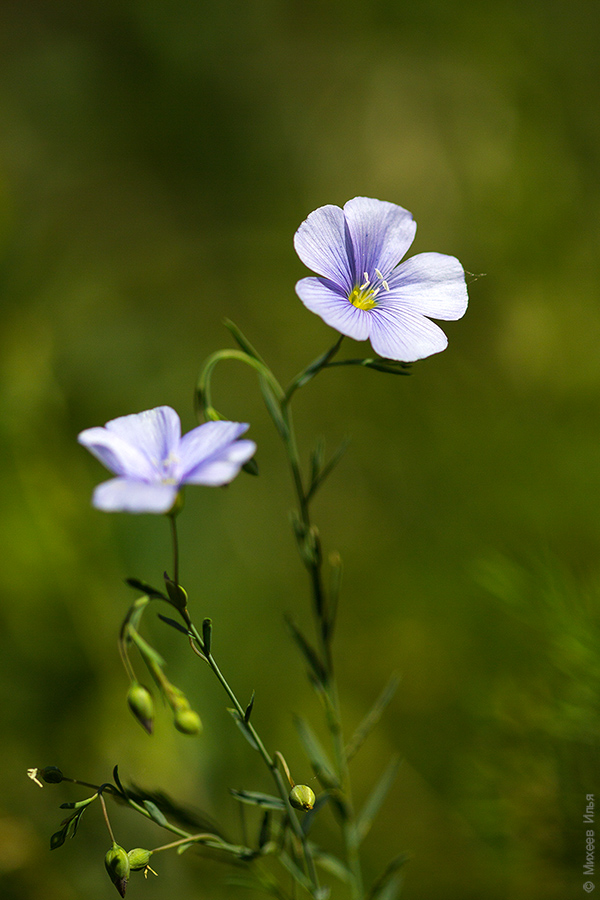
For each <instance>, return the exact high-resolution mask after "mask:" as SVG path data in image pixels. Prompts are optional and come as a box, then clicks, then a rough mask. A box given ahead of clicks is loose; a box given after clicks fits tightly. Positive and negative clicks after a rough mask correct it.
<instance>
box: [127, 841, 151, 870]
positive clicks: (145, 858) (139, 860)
mask: <svg viewBox="0 0 600 900" xmlns="http://www.w3.org/2000/svg"><path fill="white" fill-rule="evenodd" d="M127 856H128V858H129V866H130V868H131V871H132V872H139V870H140V869H145V868H146V866H147V865H148V863H149V862H150V857H151V856H152V850H143V849H142V848H141V847H136V848H135V849H134V850H130V851H129V853H128V854H127Z"/></svg>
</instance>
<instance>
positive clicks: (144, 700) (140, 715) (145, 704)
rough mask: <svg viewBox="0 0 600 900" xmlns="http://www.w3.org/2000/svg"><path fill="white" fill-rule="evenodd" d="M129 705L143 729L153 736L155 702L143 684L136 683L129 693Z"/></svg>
mask: <svg viewBox="0 0 600 900" xmlns="http://www.w3.org/2000/svg"><path fill="white" fill-rule="evenodd" d="M127 703H128V704H129V709H130V710H131V712H132V713H133V714H134V716H135V717H136V719H137V720H138V722H139V723H140V725H141V726H142V728H144V729H145V730H146V731H147V732H148V734H152V726H153V721H154V701H153V699H152V694H151V693H150V691H149V690H148V689H147V688H145V687H144V686H143V685H142V684H138V682H137V681H134V682H133V683H132V685H131V687H130V688H129V691H128V693H127Z"/></svg>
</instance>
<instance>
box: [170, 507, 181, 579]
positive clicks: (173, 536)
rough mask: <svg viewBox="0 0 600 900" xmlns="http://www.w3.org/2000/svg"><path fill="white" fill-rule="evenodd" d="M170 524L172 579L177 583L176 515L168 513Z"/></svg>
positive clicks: (177, 543) (177, 542)
mask: <svg viewBox="0 0 600 900" xmlns="http://www.w3.org/2000/svg"><path fill="white" fill-rule="evenodd" d="M169 524H170V526H171V542H172V546H173V581H174V582H175V584H179V541H178V539H177V516H176V515H174V514H172V513H171V514H169Z"/></svg>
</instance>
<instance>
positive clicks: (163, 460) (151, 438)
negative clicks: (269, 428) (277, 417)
mask: <svg viewBox="0 0 600 900" xmlns="http://www.w3.org/2000/svg"><path fill="white" fill-rule="evenodd" d="M248 427H249V426H248V425H245V424H242V423H240V422H206V423H205V424H204V425H199V426H198V427H197V428H194V429H192V431H189V432H188V433H187V434H185V435H184V436H183V437H182V436H181V422H180V420H179V416H178V415H177V413H176V412H175V410H174V409H171V407H170V406H159V407H157V408H156V409H148V410H146V412H141V413H136V414H135V415H131V416H121V417H120V418H118V419H112V420H111V421H110V422H107V423H106V425H105V426H104V428H100V427H99V428H88V429H86V431H82V432H81V434H80V435H79V437H78V441H79V443H80V444H83V446H84V447H87V449H88V450H89V451H90V453H93V454H94V456H95V457H97V459H99V460H100V462H101V463H102V464H103V465H105V466H106V468H107V469H110V471H111V472H114V474H115V475H116V476H117V477H116V478H113V479H112V480H111V481H105V482H104V483H103V484H100V485H98V487H97V488H96V490H95V491H94V496H93V500H92V502H93V504H94V506H95V507H96V508H97V509H103V510H105V511H106V512H130V513H167V512H169V510H170V509H171V508H172V506H173V504H174V503H175V500H176V498H177V494H178V492H179V489H180V488H181V486H182V485H184V484H204V485H210V486H212V487H216V486H218V485H221V484H228V483H229V482H230V481H232V480H233V479H234V478H235V476H236V475H237V474H238V472H239V471H240V468H241V467H242V466H243V464H244V463H245V462H247V461H248V460H249V459H250V457H251V456H252V455H253V453H254V451H255V450H256V445H255V443H254V442H253V441H248V440H242V441H240V440H238V438H239V437H240V435H241V434H243V433H244V432H245V431H247V429H248Z"/></svg>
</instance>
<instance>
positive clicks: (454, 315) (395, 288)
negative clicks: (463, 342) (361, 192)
mask: <svg viewBox="0 0 600 900" xmlns="http://www.w3.org/2000/svg"><path fill="white" fill-rule="evenodd" d="M416 230H417V225H416V222H415V221H414V219H413V217H412V215H411V213H409V212H408V210H406V209H403V208H402V207H401V206H396V204H394V203H387V202H384V201H382V200H373V199H371V198H369V197H355V198H354V200H349V201H348V203H346V204H345V206H344V208H343V209H340V207H339V206H322V207H320V208H319V209H316V210H315V211H314V212H312V213H311V214H310V215H309V216H308V218H307V219H306V221H304V222H303V223H302V225H301V226H300V228H299V229H298V231H297V232H296V235H295V237H294V246H295V248H296V252H297V253H298V256H299V257H300V259H301V260H302V262H303V263H304V264H305V265H306V266H308V268H310V269H312V270H313V272H316V273H317V275H316V277H309V278H303V279H302V280H301V281H299V282H298V283H297V285H296V293H297V294H298V296H299V297H300V299H301V300H302V302H303V303H304V305H305V306H306V307H308V309H310V310H311V311H312V312H315V313H317V315H319V316H321V318H322V319H323V320H324V321H325V322H327V324H328V325H331V327H332V328H335V329H336V330H337V331H339V332H341V333H342V334H345V335H347V336H348V337H351V338H354V339H355V340H357V341H364V340H367V339H369V340H370V342H371V345H372V347H373V349H374V350H375V352H376V353H378V354H379V355H380V356H383V357H386V358H387V359H395V360H401V361H402V362H414V361H415V360H417V359H424V358H425V357H426V356H430V355H431V354H432V353H439V352H440V351H441V350H444V349H445V348H446V346H447V345H448V340H447V338H446V335H445V334H444V332H443V331H442V330H441V328H439V327H438V326H437V325H436V324H435V323H434V322H432V321H431V319H446V320H451V319H460V317H461V316H462V315H464V313H465V311H466V309H467V300H468V298H467V288H466V285H465V273H464V270H463V267H462V266H461V264H460V263H459V261H458V260H457V259H455V257H453V256H446V255H444V254H442V253H419V254H417V256H413V257H411V258H410V259H407V260H406V261H405V262H403V263H401V264H400V265H398V263H399V262H400V260H401V259H402V257H403V256H404V255H405V253H406V252H407V250H408V248H409V247H410V245H411V244H412V242H413V239H414V236H415V232H416Z"/></svg>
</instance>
